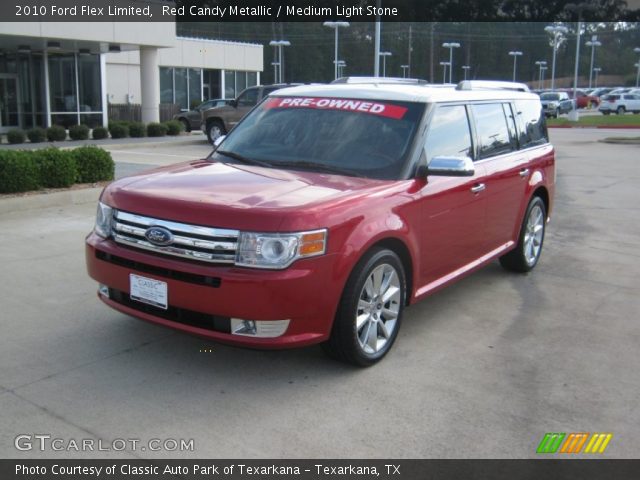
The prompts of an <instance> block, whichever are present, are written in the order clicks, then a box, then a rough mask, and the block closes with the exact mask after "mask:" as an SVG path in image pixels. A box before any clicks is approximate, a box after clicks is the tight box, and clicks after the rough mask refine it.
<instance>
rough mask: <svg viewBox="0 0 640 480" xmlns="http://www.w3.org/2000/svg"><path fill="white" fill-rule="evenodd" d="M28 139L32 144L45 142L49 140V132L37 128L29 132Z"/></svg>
mask: <svg viewBox="0 0 640 480" xmlns="http://www.w3.org/2000/svg"><path fill="white" fill-rule="evenodd" d="M27 137H29V141H30V142H31V143H40V142H44V141H45V140H46V138H47V131H46V130H45V129H44V128H40V127H35V128H32V129H30V130H27Z"/></svg>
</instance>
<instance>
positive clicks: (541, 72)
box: [540, 67, 548, 88]
mask: <svg viewBox="0 0 640 480" xmlns="http://www.w3.org/2000/svg"><path fill="white" fill-rule="evenodd" d="M547 70H548V67H542V68H540V74H541V75H542V88H544V72H546V71H547Z"/></svg>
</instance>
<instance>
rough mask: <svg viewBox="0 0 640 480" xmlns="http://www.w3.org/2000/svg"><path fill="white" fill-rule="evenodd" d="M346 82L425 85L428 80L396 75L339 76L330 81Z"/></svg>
mask: <svg viewBox="0 0 640 480" xmlns="http://www.w3.org/2000/svg"><path fill="white" fill-rule="evenodd" d="M331 83H332V84H334V83H347V84H376V83H377V84H400V85H427V84H428V83H429V82H427V81H426V80H422V79H421V78H398V77H340V78H336V79H335V80H333V81H332V82H331Z"/></svg>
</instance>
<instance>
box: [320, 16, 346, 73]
mask: <svg viewBox="0 0 640 480" xmlns="http://www.w3.org/2000/svg"><path fill="white" fill-rule="evenodd" d="M323 25H324V26H325V27H329V28H333V29H334V30H335V32H336V34H335V38H336V40H335V54H334V59H333V63H334V79H336V78H338V29H339V28H340V27H344V28H346V27H348V26H349V22H324V23H323Z"/></svg>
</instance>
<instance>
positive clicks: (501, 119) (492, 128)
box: [471, 103, 512, 158]
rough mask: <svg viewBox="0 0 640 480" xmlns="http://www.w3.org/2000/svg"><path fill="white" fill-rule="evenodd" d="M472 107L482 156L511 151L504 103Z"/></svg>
mask: <svg viewBox="0 0 640 480" xmlns="http://www.w3.org/2000/svg"><path fill="white" fill-rule="evenodd" d="M471 109H472V111H473V117H474V121H475V125H476V132H477V134H478V142H479V144H480V145H479V146H480V158H487V157H492V156H494V155H500V154H502V153H508V152H510V151H511V150H512V144H511V139H510V137H509V130H508V128H507V121H506V118H505V116H504V110H503V109H502V104H500V103H488V104H480V105H472V106H471Z"/></svg>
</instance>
